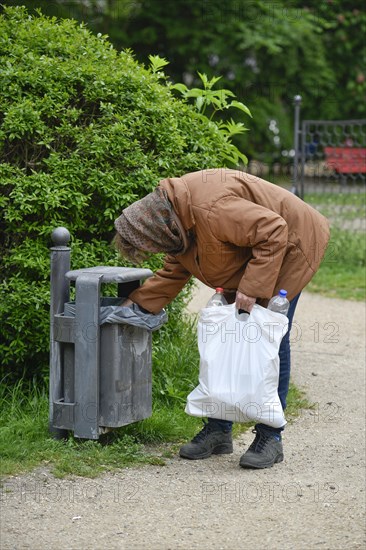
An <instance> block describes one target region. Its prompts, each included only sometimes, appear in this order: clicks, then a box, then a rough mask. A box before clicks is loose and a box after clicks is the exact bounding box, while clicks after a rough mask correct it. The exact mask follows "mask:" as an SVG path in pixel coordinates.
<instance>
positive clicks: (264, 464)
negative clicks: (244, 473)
mask: <svg viewBox="0 0 366 550" xmlns="http://www.w3.org/2000/svg"><path fill="white" fill-rule="evenodd" d="M252 431H253V433H255V434H256V435H255V439H254V441H253V443H252V444H251V446H250V447H249V449H248V450H247V451H246V453H244V454H243V455H242V456H241V458H240V462H239V464H240V466H241V467H242V468H271V467H272V466H273V464H276V463H277V462H282V460H283V447H282V441H278V440H277V439H276V436H275V435H274V434H273V433H271V432H269V431H266V430H263V429H262V428H260V427H256V429H254V430H252Z"/></svg>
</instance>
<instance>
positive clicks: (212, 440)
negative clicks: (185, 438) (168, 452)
mask: <svg viewBox="0 0 366 550" xmlns="http://www.w3.org/2000/svg"><path fill="white" fill-rule="evenodd" d="M204 424H205V425H204V427H203V428H202V430H201V431H200V432H199V433H198V434H197V435H195V436H194V438H193V439H192V441H191V442H190V443H186V444H185V445H183V447H181V448H180V451H179V455H180V456H181V457H182V458H189V459H190V460H198V459H200V458H208V457H209V456H211V455H223V454H229V453H232V452H233V440H232V435H231V430H230V431H229V432H224V431H223V430H221V429H220V428H218V427H217V426H215V424H214V423H212V422H208V423H206V422H204Z"/></svg>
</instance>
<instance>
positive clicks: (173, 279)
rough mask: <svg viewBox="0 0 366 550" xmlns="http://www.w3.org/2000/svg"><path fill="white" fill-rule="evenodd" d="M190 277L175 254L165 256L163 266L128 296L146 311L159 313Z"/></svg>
mask: <svg viewBox="0 0 366 550" xmlns="http://www.w3.org/2000/svg"><path fill="white" fill-rule="evenodd" d="M190 278H191V273H189V271H187V270H186V269H185V268H184V267H183V266H182V264H180V263H179V262H178V260H177V259H176V257H175V256H166V257H165V260H164V267H163V268H162V269H159V270H158V271H157V272H156V273H155V274H154V275H153V276H152V277H150V278H149V279H147V280H146V281H145V283H144V284H143V285H142V286H141V287H139V288H138V289H136V290H134V291H133V292H131V294H130V295H129V298H130V299H131V300H132V301H133V302H136V303H137V304H138V305H139V306H141V307H143V308H145V309H147V310H148V311H151V312H152V313H159V311H160V310H161V309H162V308H163V307H165V306H166V305H167V304H169V303H170V302H171V301H172V300H173V299H174V298H175V297H176V296H177V295H178V294H179V292H180V291H181V290H182V288H183V287H184V285H185V284H186V283H187V282H188V281H189V279H190Z"/></svg>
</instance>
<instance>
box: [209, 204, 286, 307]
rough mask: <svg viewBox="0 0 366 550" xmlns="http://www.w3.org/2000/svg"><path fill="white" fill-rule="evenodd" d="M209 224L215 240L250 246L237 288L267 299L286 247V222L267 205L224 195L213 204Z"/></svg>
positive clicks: (250, 294) (272, 289) (274, 283)
mask: <svg viewBox="0 0 366 550" xmlns="http://www.w3.org/2000/svg"><path fill="white" fill-rule="evenodd" d="M209 223H210V229H211V231H212V232H213V234H214V235H215V237H216V238H217V239H218V240H220V241H222V242H226V243H232V244H234V245H236V246H239V247H246V248H250V249H251V256H252V257H251V259H250V260H249V262H248V263H247V265H246V267H245V271H244V273H243V277H242V278H241V280H240V283H239V286H238V290H239V291H240V292H243V293H244V294H246V295H247V296H253V297H255V298H271V297H272V295H273V292H274V288H275V286H276V282H277V279H278V275H279V272H280V269H281V265H282V262H283V259H284V256H285V253H286V248H287V237H288V230H287V223H286V221H285V220H284V219H283V218H282V217H281V216H280V215H279V214H276V212H273V211H272V210H270V209H268V208H265V207H263V206H260V205H258V204H255V203H253V202H251V201H248V200H246V199H243V198H240V197H237V196H227V197H223V198H222V199H220V200H218V201H217V202H216V203H215V205H214V207H213V208H212V210H211V212H210V214H209Z"/></svg>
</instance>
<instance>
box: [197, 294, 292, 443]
mask: <svg viewBox="0 0 366 550" xmlns="http://www.w3.org/2000/svg"><path fill="white" fill-rule="evenodd" d="M299 297H300V294H298V295H297V296H295V298H293V299H292V300H291V301H290V307H289V310H288V313H287V317H288V331H287V333H286V334H285V336H284V337H283V338H282V342H281V345H280V349H279V357H280V376H279V381H278V396H279V398H280V401H281V405H282V408H283V410H285V408H286V398H287V394H288V388H289V385H290V373H291V350H290V333H291V327H292V320H293V318H294V314H295V309H296V306H297V302H298V300H299ZM208 422H209V423H215V424H217V425H218V426H219V427H220V428H221V429H223V430H224V431H230V430H231V428H232V425H233V423H232V422H231V420H218V419H216V418H208ZM257 426H259V427H261V428H264V429H266V430H268V431H273V432H277V433H279V432H281V431H282V430H283V428H272V427H271V426H266V425H265V424H257V425H256V427H257Z"/></svg>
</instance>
